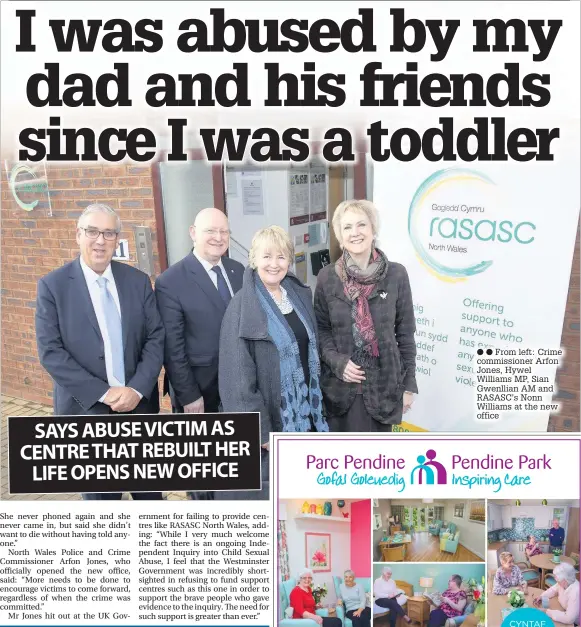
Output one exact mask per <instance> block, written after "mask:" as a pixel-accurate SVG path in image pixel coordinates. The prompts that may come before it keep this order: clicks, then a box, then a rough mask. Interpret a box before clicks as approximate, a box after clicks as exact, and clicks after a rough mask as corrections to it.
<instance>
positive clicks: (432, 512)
mask: <svg viewBox="0 0 581 627" xmlns="http://www.w3.org/2000/svg"><path fill="white" fill-rule="evenodd" d="M485 519H486V505H485V502H484V500H483V499H479V500H472V501H469V500H454V499H439V500H437V499H421V500H410V499H402V500H396V499H374V500H373V513H372V525H373V540H372V541H373V559H374V561H376V562H483V561H484V558H485V553H486V538H485V532H486V525H485Z"/></svg>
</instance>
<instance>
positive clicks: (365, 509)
mask: <svg viewBox="0 0 581 627" xmlns="http://www.w3.org/2000/svg"><path fill="white" fill-rule="evenodd" d="M277 550H278V582H279V625H280V627H292V626H293V625H300V627H316V622H315V621H314V620H311V619H296V618H293V606H292V602H291V593H292V592H293V590H294V589H295V588H296V587H297V586H299V585H302V586H303V587H306V586H305V582H304V581H303V582H301V581H300V579H299V578H300V575H301V574H302V573H304V571H305V569H310V570H311V571H312V577H313V578H312V581H311V582H307V585H310V587H311V592H312V594H313V596H314V598H315V601H316V602H317V603H319V602H320V603H321V604H322V606H323V607H322V608H321V609H317V610H316V614H317V615H319V616H337V617H338V618H340V619H341V620H342V622H343V627H351V621H350V620H349V619H348V618H347V617H346V616H345V611H344V608H343V607H342V606H341V605H340V604H338V603H337V601H338V599H339V598H341V589H340V586H341V584H342V583H343V575H344V573H345V571H346V570H351V571H353V574H354V576H355V583H356V584H358V585H359V586H360V587H361V588H362V591H363V593H364V594H365V595H366V602H368V601H369V604H370V597H369V594H370V590H371V501H370V500H369V499H365V500H349V499H344V500H343V499H339V500H337V499H334V500H332V501H331V500H330V501H325V500H321V499H301V500H280V501H279V503H278V544H277ZM319 595H320V596H319ZM297 620H300V623H298V622H296V621H297Z"/></svg>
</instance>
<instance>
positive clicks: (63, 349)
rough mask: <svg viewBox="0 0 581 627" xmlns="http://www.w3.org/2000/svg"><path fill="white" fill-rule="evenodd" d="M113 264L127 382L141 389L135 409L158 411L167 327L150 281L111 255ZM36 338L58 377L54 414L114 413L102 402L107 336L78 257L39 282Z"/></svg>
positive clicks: (46, 364)
mask: <svg viewBox="0 0 581 627" xmlns="http://www.w3.org/2000/svg"><path fill="white" fill-rule="evenodd" d="M111 270H112V272H113V276H114V277H115V286H116V287H117V293H118V295H119V303H120V306H121V322H122V330H123V354H124V360H125V381H126V383H125V385H126V386H127V387H131V388H133V389H135V390H137V391H138V392H140V393H141V394H143V398H142V399H141V401H140V403H139V404H138V405H137V407H136V408H135V409H134V411H133V413H142V414H152V413H158V412H159V391H158V387H157V380H158V377H159V373H160V371H161V366H162V364H163V343H164V336H165V331H164V328H163V325H162V324H161V319H160V317H159V312H158V311H157V306H156V303H155V296H154V294H153V290H152V289H151V282H150V280H149V277H148V276H147V275H146V274H145V273H143V272H141V270H137V269H136V268H133V267H132V266H128V265H126V264H123V263H118V262H116V261H112V262H111ZM36 341H37V345H38V355H39V357H40V363H41V364H42V365H43V367H44V368H45V369H46V371H47V372H48V373H49V374H50V376H51V377H52V378H53V380H54V394H53V403H54V411H55V414H60V415H68V414H71V415H79V414H108V413H110V411H111V410H110V408H109V406H108V405H105V404H104V403H99V402H98V401H99V399H100V398H101V396H103V394H105V392H107V390H108V389H109V387H110V386H109V383H108V382H107V372H106V369H105V350H104V344H103V337H102V336H101V331H100V330H99V325H98V323H97V316H96V315H95V310H94V309H93V303H92V302H91V297H90V295H89V288H88V287H87V282H86V281H85V277H84V274H83V270H82V268H81V264H80V261H79V259H78V258H77V259H75V260H74V261H71V262H70V263H67V264H66V265H64V266H62V267H61V268H58V269H57V270H53V271H52V272H50V273H49V274H47V275H46V276H45V277H43V278H42V279H40V281H39V282H38V293H37V299H36ZM113 350H115V347H113Z"/></svg>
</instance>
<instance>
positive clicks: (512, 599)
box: [508, 590, 525, 610]
mask: <svg viewBox="0 0 581 627" xmlns="http://www.w3.org/2000/svg"><path fill="white" fill-rule="evenodd" d="M508 603H509V605H510V606H511V607H512V608H513V609H515V610H516V609H518V608H519V607H523V606H524V604H525V593H524V592H523V591H522V590H511V591H510V592H509V593H508Z"/></svg>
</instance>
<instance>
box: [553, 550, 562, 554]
mask: <svg viewBox="0 0 581 627" xmlns="http://www.w3.org/2000/svg"><path fill="white" fill-rule="evenodd" d="M553 555H563V549H553Z"/></svg>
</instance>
